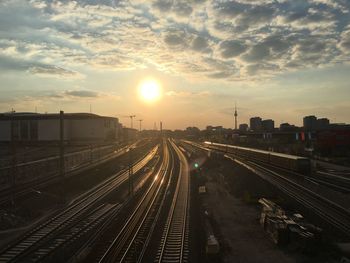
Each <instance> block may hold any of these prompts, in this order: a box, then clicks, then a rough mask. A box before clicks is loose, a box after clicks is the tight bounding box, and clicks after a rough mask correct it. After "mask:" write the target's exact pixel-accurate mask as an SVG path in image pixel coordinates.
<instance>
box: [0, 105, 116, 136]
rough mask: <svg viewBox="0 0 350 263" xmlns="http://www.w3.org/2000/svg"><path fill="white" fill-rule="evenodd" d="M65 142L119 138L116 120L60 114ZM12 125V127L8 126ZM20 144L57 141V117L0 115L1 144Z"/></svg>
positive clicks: (87, 114)
mask: <svg viewBox="0 0 350 263" xmlns="http://www.w3.org/2000/svg"><path fill="white" fill-rule="evenodd" d="M63 120H64V121H63V130H64V132H63V133H64V140H65V141H106V140H116V139H118V137H119V136H120V130H121V124H120V123H119V120H118V118H112V117H105V116H99V115H96V114H91V113H65V114H63ZM11 124H12V125H11ZM11 126H12V129H13V134H12V135H13V138H14V140H16V141H20V142H37V141H58V140H59V139H60V114H57V113H53V114H52V113H50V114H38V113H15V112H11V113H2V114H0V141H3V142H6V141H11Z"/></svg>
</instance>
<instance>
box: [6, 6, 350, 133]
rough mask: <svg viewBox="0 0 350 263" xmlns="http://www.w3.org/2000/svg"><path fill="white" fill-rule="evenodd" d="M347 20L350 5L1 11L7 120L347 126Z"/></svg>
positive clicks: (349, 29) (349, 59) (26, 8)
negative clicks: (26, 116)
mask: <svg viewBox="0 0 350 263" xmlns="http://www.w3.org/2000/svg"><path fill="white" fill-rule="evenodd" d="M349 22H350V3H349V2H348V1H346V0H338V1H335V0H309V1H286V0H283V1H282V0H279V1H272V0H271V1H269V0H265V1H248V0H236V1H205V0H196V1H191V2H188V1H156V0H155V1H145V0H129V1H92V0H85V1H79V2H72V1H48V0H47V1H41V0H32V1H25V2H23V1H20V0H8V1H4V2H2V3H0V81H1V83H2V85H1V88H0V90H1V93H2V96H1V98H0V112H6V111H11V109H13V110H15V111H17V112H21V111H33V112H34V111H38V112H50V113H57V112H59V110H63V111H65V112H67V113H68V112H86V113H88V112H90V111H91V112H92V113H95V114H98V115H106V116H112V117H118V118H119V121H120V122H121V123H123V124H125V126H126V127H128V119H125V120H124V119H123V118H121V117H120V116H123V115H130V114H135V115H136V116H137V118H142V119H143V120H144V121H143V123H142V124H143V127H144V128H145V129H152V127H153V124H154V122H157V123H159V121H162V122H163V123H164V129H171V130H175V129H185V128H186V127H200V128H201V129H202V128H205V127H206V126H207V125H212V126H223V127H234V120H233V111H234V107H235V103H237V111H238V124H242V123H247V124H248V125H249V118H251V117H255V116H259V117H261V118H262V119H272V120H274V121H275V125H276V126H277V127H278V126H279V125H280V123H285V122H288V123H290V124H294V125H296V126H302V119H303V117H304V116H308V115H315V116H316V117H318V118H328V119H329V120H330V122H331V123H350V115H349V114H348V113H349V112H350V104H349V98H350V89H349V83H350V76H349V74H348V72H350V64H349V62H350V25H349ZM90 108H91V110H90ZM160 109H161V110H160Z"/></svg>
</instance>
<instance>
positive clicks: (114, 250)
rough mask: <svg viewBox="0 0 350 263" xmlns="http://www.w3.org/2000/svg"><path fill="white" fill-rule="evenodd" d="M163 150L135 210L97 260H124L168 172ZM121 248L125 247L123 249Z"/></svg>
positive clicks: (167, 154) (167, 156) (168, 160)
mask: <svg viewBox="0 0 350 263" xmlns="http://www.w3.org/2000/svg"><path fill="white" fill-rule="evenodd" d="M164 150H165V151H164V152H165V154H164V160H163V162H162V166H161V167H160V168H159V170H158V172H157V174H156V176H155V179H154V180H153V181H152V183H151V185H150V186H149V187H148V189H147V190H146V192H145V193H144V194H143V196H142V197H141V199H140V200H139V201H138V203H137V205H136V208H135V210H134V211H133V213H132V214H131V215H130V216H129V217H128V219H127V221H126V222H125V224H124V225H123V227H122V228H121V230H120V231H119V233H118V235H117V236H116V237H115V238H114V239H113V241H112V242H111V244H110V245H109V247H108V248H107V250H106V251H105V253H104V254H103V255H102V257H101V258H100V259H99V261H98V262H100V263H102V262H123V261H124V260H125V257H126V254H127V252H128V250H129V249H130V247H131V245H132V243H133V241H134V238H135V232H138V231H139V229H140V227H141V226H142V224H143V223H144V221H145V219H146V218H147V215H148V214H149V212H150V210H151V208H152V205H153V204H154V202H155V199H156V197H157V196H158V194H159V192H160V189H161V180H163V179H164V177H165V175H166V174H167V173H168V172H169V166H170V159H169V153H168V149H167V147H165V148H164ZM123 248H125V250H124V251H123Z"/></svg>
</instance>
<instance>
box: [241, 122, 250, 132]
mask: <svg viewBox="0 0 350 263" xmlns="http://www.w3.org/2000/svg"><path fill="white" fill-rule="evenodd" d="M239 130H240V131H242V132H246V131H247V130H248V124H246V123H242V124H240V125H239Z"/></svg>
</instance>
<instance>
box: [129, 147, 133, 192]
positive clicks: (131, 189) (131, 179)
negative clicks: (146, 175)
mask: <svg viewBox="0 0 350 263" xmlns="http://www.w3.org/2000/svg"><path fill="white" fill-rule="evenodd" d="M132 149H133V148H132V147H130V148H129V149H128V152H129V169H128V170H129V171H128V181H129V196H132V195H133V194H134V185H133V178H132V177H133V174H134V171H133V164H132Z"/></svg>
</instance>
